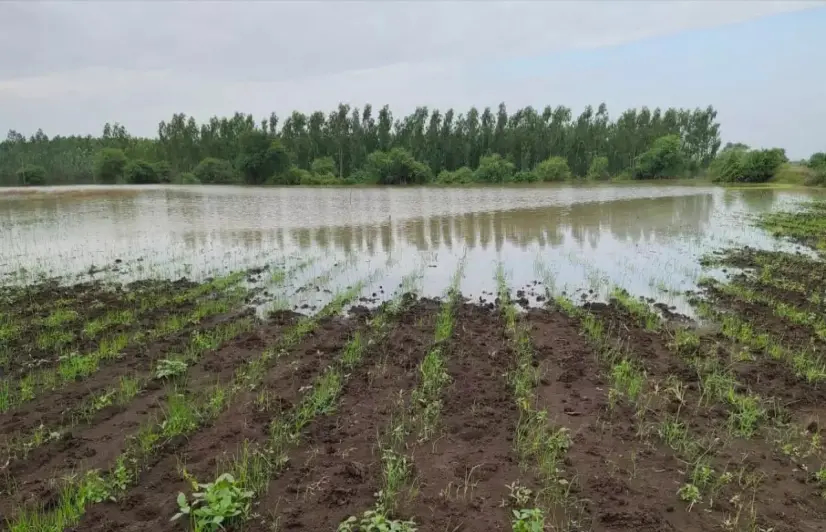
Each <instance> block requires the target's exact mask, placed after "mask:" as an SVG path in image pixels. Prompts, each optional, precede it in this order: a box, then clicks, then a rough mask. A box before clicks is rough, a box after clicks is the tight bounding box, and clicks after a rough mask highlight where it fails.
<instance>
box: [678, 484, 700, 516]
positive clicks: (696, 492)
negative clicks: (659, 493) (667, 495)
mask: <svg viewBox="0 0 826 532" xmlns="http://www.w3.org/2000/svg"><path fill="white" fill-rule="evenodd" d="M677 495H678V496H679V497H680V500H681V501H683V502H687V503H688V511H689V512H690V511H691V508H693V507H694V505H695V504H697V503H698V502H700V489H699V488H698V487H697V486H695V485H694V484H683V485H682V486H681V487H680V489H679V490H677Z"/></svg>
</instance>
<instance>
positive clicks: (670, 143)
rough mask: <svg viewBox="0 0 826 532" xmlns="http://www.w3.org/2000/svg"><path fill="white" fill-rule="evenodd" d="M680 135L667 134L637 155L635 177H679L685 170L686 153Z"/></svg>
mask: <svg viewBox="0 0 826 532" xmlns="http://www.w3.org/2000/svg"><path fill="white" fill-rule="evenodd" d="M680 142H681V141H680V136H679V135H666V136H664V137H660V138H658V139H657V140H655V141H654V143H653V144H652V145H651V149H649V150H648V151H646V152H644V153H643V154H642V155H640V156H639V157H637V160H636V165H635V167H634V179H663V178H667V177H678V176H679V175H680V174H682V173H683V171H684V170H685V162H686V160H685V154H684V153H683V150H682V146H681V145H680Z"/></svg>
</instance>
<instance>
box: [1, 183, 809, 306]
mask: <svg viewBox="0 0 826 532" xmlns="http://www.w3.org/2000/svg"><path fill="white" fill-rule="evenodd" d="M19 192H20V190H19V189H18V190H10V189H7V190H4V191H1V192H0V276H2V277H3V278H4V279H5V280H6V282H26V281H27V280H29V279H31V278H32V277H33V276H35V275H43V274H45V275H67V276H77V275H78V274H83V273H84V272H89V271H90V269H92V271H95V270H96V269H101V268H105V267H111V266H112V265H113V264H115V262H116V261H118V260H119V261H121V263H120V264H119V265H118V266H117V271H112V270H111V269H105V271H103V272H101V273H97V274H95V276H97V277H107V278H116V279H121V280H132V279H135V278H141V277H152V276H165V277H172V278H177V277H181V276H187V277H192V278H197V279H200V278H204V277H207V276H211V275H216V274H220V273H225V272H228V271H231V270H236V269H239V268H249V267H260V266H263V265H270V266H271V267H287V268H289V267H292V266H295V265H298V264H303V265H305V267H304V268H303V269H302V270H301V272H300V273H298V274H296V276H295V277H294V278H293V279H292V281H291V282H290V283H288V285H289V287H288V288H282V287H274V292H279V291H281V293H282V296H281V298H282V301H283V299H284V298H286V299H287V300H288V301H289V304H290V305H301V304H304V303H309V304H311V307H312V306H316V305H318V304H322V303H323V302H324V301H325V298H328V297H330V295H329V293H328V292H324V291H323V290H322V289H321V288H319V289H318V291H313V293H311V294H308V293H307V292H299V293H294V290H293V289H294V288H295V287H297V286H298V285H299V284H300V283H302V282H304V281H306V280H309V279H313V278H315V279H316V280H317V281H321V282H322V283H321V284H324V281H329V288H330V289H331V290H335V289H336V288H337V287H341V286H348V285H352V284H353V283H355V282H357V281H358V280H359V279H363V278H365V277H367V276H368V275H370V274H372V277H371V278H370V280H371V283H370V285H369V286H368V287H367V288H366V289H365V295H372V294H373V293H376V296H377V297H379V298H380V297H382V296H385V297H386V296H389V294H390V293H391V292H392V290H393V289H395V287H397V286H398V285H399V283H400V282H401V281H402V279H403V278H404V277H405V276H406V275H408V274H411V273H412V272H421V274H422V277H421V281H420V286H421V288H422V290H423V293H424V294H426V295H440V294H442V293H443V291H444V290H445V288H446V287H447V286H448V284H449V282H450V279H451V276H452V275H453V272H454V270H455V269H456V267H457V265H458V264H459V262H460V260H462V259H464V264H465V268H464V278H463V280H462V286H461V288H462V291H463V293H464V294H465V295H469V296H473V297H479V296H482V297H483V298H485V299H490V298H489V297H488V295H487V293H488V292H493V291H494V290H495V289H494V286H495V283H494V270H495V267H496V264H497V262H498V261H502V262H503V264H504V267H505V271H506V272H507V274H508V277H509V280H510V284H511V286H512V287H513V288H515V289H516V288H520V287H523V286H525V285H530V286H532V287H535V289H534V290H533V291H534V292H535V293H536V294H542V293H544V291H545V290H544V288H542V287H543V286H546V285H547V286H549V287H550V288H551V289H552V291H553V292H554V293H560V292H562V291H565V292H566V293H568V294H573V295H574V296H575V297H581V294H583V293H586V294H587V293H590V292H593V293H594V294H595V295H602V296H604V295H605V294H607V293H608V292H609V291H610V290H611V289H613V287H615V286H620V287H624V288H626V289H628V290H629V291H630V292H632V293H634V294H636V295H642V296H646V297H651V298H654V299H656V300H658V301H664V302H667V303H668V304H670V305H674V306H676V307H677V309H678V310H679V311H682V312H688V309H689V308H688V306H687V304H686V302H685V297H684V296H682V293H683V292H684V291H686V290H690V289H692V288H694V287H695V285H696V281H697V279H698V278H699V277H700V276H701V275H703V274H704V273H706V272H703V270H702V268H701V267H700V265H699V263H698V259H699V258H700V257H701V256H702V255H703V254H705V253H707V252H709V251H712V250H714V249H720V248H723V247H727V246H731V245H744V244H747V245H751V246H756V247H764V248H776V247H778V246H782V244H780V243H778V242H777V241H776V240H775V239H773V238H772V237H771V236H770V235H768V234H766V233H765V232H764V231H762V230H759V229H756V228H754V227H753V226H752V225H751V224H749V222H748V220H749V217H750V216H753V215H756V214H759V213H763V212H767V211H770V210H777V209H788V208H794V206H795V205H797V204H799V203H800V202H801V201H804V200H806V199H807V198H808V197H810V196H811V195H812V194H814V192H812V191H809V190H798V189H736V190H735V189H723V188H718V187H702V186H668V185H602V186H540V187H525V188H511V187H506V188H498V187H478V188H378V187H377V188H303V187H291V188H247V187H217V186H210V187H191V186H187V187H175V186H149V187H129V186H118V187H55V188H48V189H29V190H27V191H26V193H23V194H21V193H19ZM308 262H309V264H307V263H308ZM712 273H713V272H712ZM261 282H262V283H264V284H267V283H269V282H270V275H269V274H268V273H266V272H265V273H264V274H262V276H261ZM540 283H541V284H540Z"/></svg>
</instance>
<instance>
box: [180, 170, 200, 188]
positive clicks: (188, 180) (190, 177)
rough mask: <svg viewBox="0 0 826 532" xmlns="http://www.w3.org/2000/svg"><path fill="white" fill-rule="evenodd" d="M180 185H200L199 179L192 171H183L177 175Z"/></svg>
mask: <svg viewBox="0 0 826 532" xmlns="http://www.w3.org/2000/svg"><path fill="white" fill-rule="evenodd" d="M178 179H179V180H180V182H181V184H182V185H200V184H201V181H200V180H199V179H198V178H197V177H195V174H193V173H192V172H184V173H182V174H181V175H180V176H178Z"/></svg>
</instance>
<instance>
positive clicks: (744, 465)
mask: <svg viewBox="0 0 826 532" xmlns="http://www.w3.org/2000/svg"><path fill="white" fill-rule="evenodd" d="M120 190H124V192H120ZM809 199H812V198H807V197H806V196H803V195H802V194H801V193H798V192H794V191H791V190H789V191H778V190H755V189H747V190H723V189H706V188H698V187H599V188H576V187H568V188H532V189H445V190H440V189H401V190H398V189H397V190H393V191H387V190H381V189H348V190H346V191H336V190H330V189H325V190H302V189H290V190H287V191H278V190H272V189H267V190H263V191H261V190H254V189H229V188H210V189H206V190H199V189H194V190H192V191H187V190H184V189H175V188H168V189H163V188H158V189H148V190H146V191H142V189H141V190H138V189H128V188H126V189H118V191H117V192H111V191H107V190H106V189H96V188H91V189H72V190H71V191H68V192H67V191H58V192H49V193H48V194H37V195H34V196H28V195H26V196H21V195H15V196H10V197H4V198H2V199H0V216H4V217H5V218H7V219H6V220H4V224H2V228H0V234H2V240H0V246H3V251H4V253H3V255H2V261H4V263H3V264H2V265H0V267H2V268H3V271H2V273H3V276H4V277H3V279H4V280H3V283H2V285H0V368H1V369H2V377H1V378H0V427H1V428H2V430H0V517H2V521H3V523H4V526H5V528H6V529H8V530H13V531H38V532H40V531H43V532H45V531H58V530H78V531H80V530H84V531H86V530H94V531H112V530H127V531H144V530H170V531H173V530H204V531H208V530H222V529H227V530H253V531H258V530H261V531H265V530H266V531H274V530H275V531H284V530H305V531H318V530H330V531H336V530H337V531H341V532H347V531H391V530H392V531H408V532H409V531H414V530H419V531H445V530H448V531H454V530H455V531H460V530H473V531H477V530H478V531H489V530H513V531H516V532H528V531H542V530H558V531H585V530H612V531H615V530H616V531H620V530H622V531H632V530H633V531H652V532H653V531H667V530H679V531H684V530H686V531H705V530H709V531H711V530H728V531H749V532H759V531H762V532H767V531H774V532H780V531H789V532H791V531H817V530H823V529H824V523H826V453H824V448H823V442H822V423H823V420H824V419H826V417H825V416H826V382H824V381H826V360H824V349H826V321H824V319H823V315H824V305H826V262H823V261H822V260H821V256H820V253H821V250H822V249H824V246H826V244H824V242H826V240H824V233H823V232H822V230H821V228H823V227H826V207H823V204H820V203H814V204H811V203H801V202H805V201H807V200H809ZM6 222H7V223H6Z"/></svg>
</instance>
